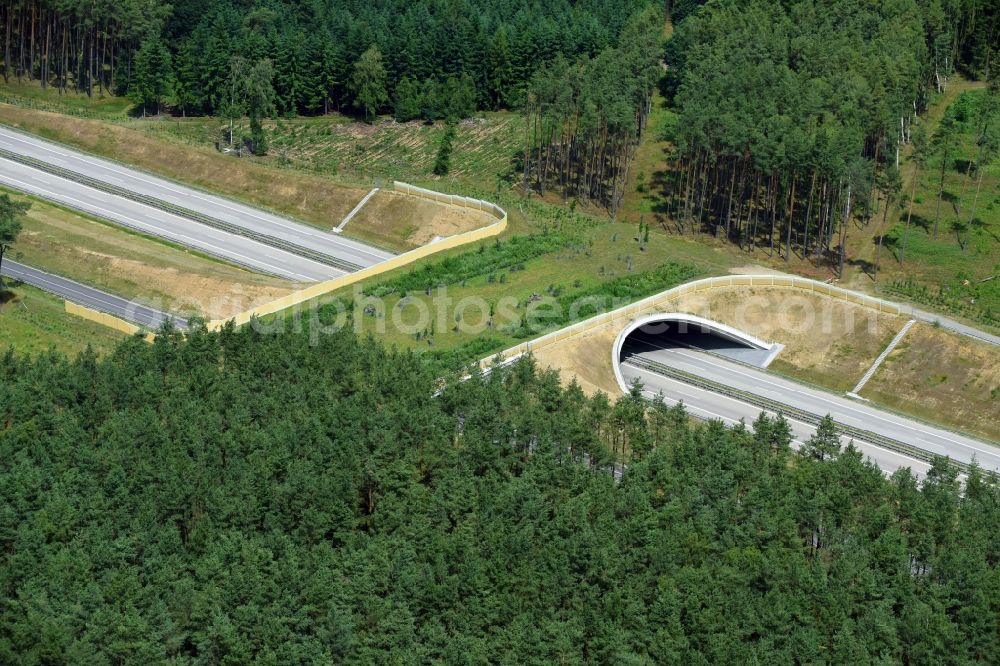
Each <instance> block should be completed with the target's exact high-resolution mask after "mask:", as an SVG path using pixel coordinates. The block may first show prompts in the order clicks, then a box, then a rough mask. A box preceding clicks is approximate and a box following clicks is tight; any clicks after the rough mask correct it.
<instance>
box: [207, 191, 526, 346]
mask: <svg viewBox="0 0 1000 666" xmlns="http://www.w3.org/2000/svg"><path fill="white" fill-rule="evenodd" d="M393 187H394V188H395V190H396V191H397V192H403V193H405V194H410V195H413V196H417V197H421V198H423V199H430V200H432V201H438V202H440V203H446V204H451V205H454V206H461V207H463V208H474V209H476V210H481V211H486V212H488V213H490V214H491V215H493V216H494V217H496V218H497V221H496V222H494V223H493V224H489V225H487V226H485V227H480V228H479V229H473V230H472V231H466V232H465V233H462V234H456V235H454V236H448V237H447V238H443V239H441V240H439V241H437V242H436V243H431V244H429V245H423V246H421V247H418V248H416V249H414V250H410V251H409V252H404V253H403V254H399V255H396V256H395V257H391V258H389V259H386V260H385V261H382V262H379V263H377V264H375V265H374V266H369V267H368V268H363V269H361V270H360V271H355V272H354V273H348V274H347V275H342V276H340V277H338V278H334V279H332V280H326V281H325V282H317V283H316V284H313V285H310V286H308V287H306V288H305V289H302V290H300V291H296V292H294V293H291V294H288V295H287V296H283V297H282V298H279V299H277V300H275V301H271V302H270V303H265V304H264V305H261V306H259V307H256V308H253V309H251V310H247V311H246V312H241V313H239V314H238V315H236V316H235V317H231V318H230V319H233V320H235V322H236V325H238V326H240V325H243V324H246V323H247V322H249V321H250V319H251V318H252V317H254V316H256V317H263V316H264V315H269V314H274V313H276V312H281V311H282V310H287V309H288V308H290V307H293V306H296V305H299V304H300V303H304V302H306V301H310V300H312V299H314V298H319V297H320V296H323V295H325V294H328V293H330V292H332V291H336V290H337V289H341V288H343V287H346V286H348V285H351V284H354V283H356V282H360V281H362V280H367V279H369V278H372V277H375V276H377V275H381V274H382V273H386V272H388V271H391V270H393V269H396V268H400V267H401V266H406V265H407V264H411V263H413V262H414V261H417V260H418V259H423V258H424V257H428V256H430V255H432V254H436V253H438V252H441V251H442V250H449V249H451V248H455V247H459V246H462V245H466V244H468V243H473V242H475V241H478V240H483V239H485V238H491V237H493V236H498V235H500V234H501V233H503V231H504V229H506V228H507V211H505V210H504V209H503V208H501V207H500V206H497V205H496V204H493V203H490V202H488V201H480V200H479V199H472V198H469V197H461V196H457V195H453V194H442V193H440V192H434V191H432V190H426V189H424V188H422V187H415V186H413V185H409V184H407V183H401V182H398V181H397V182H395V183H394V184H393ZM226 321H229V320H228V319H225V320H223V319H218V320H213V321H211V322H209V324H208V328H209V330H217V329H219V328H220V327H221V326H222V325H223V324H225V323H226Z"/></svg>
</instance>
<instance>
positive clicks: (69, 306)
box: [66, 301, 155, 342]
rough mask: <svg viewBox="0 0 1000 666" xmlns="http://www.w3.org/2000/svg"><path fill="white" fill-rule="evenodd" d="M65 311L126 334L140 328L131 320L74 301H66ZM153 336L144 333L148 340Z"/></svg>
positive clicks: (136, 331)
mask: <svg viewBox="0 0 1000 666" xmlns="http://www.w3.org/2000/svg"><path fill="white" fill-rule="evenodd" d="M66 312H68V313H69V314H72V315H76V316H77V317H82V318H83V319H88V320H90V321H93V322H97V323H98V324H101V325H103V326H107V327H108V328H113V329H114V330H116V331H120V332H122V333H125V334H126V335H135V334H136V333H138V332H139V331H141V330H142V329H141V328H139V327H138V326H136V325H135V324H133V323H132V322H128V321H125V320H124V319H119V318H118V317H115V316H113V315H109V314H107V313H105V312H100V311H98V310H92V309H90V308H88V307H84V306H82V305H78V304H76V303H71V302H70V301H66ZM154 337H155V336H154V335H153V334H152V333H147V334H146V339H147V340H149V341H150V342H152V341H153V338H154Z"/></svg>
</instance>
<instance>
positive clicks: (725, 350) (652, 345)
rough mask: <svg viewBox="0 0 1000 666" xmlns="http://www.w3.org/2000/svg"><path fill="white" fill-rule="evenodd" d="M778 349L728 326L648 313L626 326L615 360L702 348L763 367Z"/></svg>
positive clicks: (699, 349)
mask: <svg viewBox="0 0 1000 666" xmlns="http://www.w3.org/2000/svg"><path fill="white" fill-rule="evenodd" d="M778 349H780V347H778V348H776V347H775V345H773V344H769V343H766V342H764V341H762V340H758V339H756V338H754V337H753V336H751V335H748V334H746V333H743V332H742V331H738V330H736V329H733V328H731V327H728V326H725V325H724V324H719V323H717V322H711V321H708V320H704V319H701V318H698V317H693V316H680V315H675V316H670V315H663V316H661V317H648V318H646V320H644V321H641V322H637V323H636V324H635V325H633V326H632V327H630V328H629V329H626V331H625V332H624V337H623V338H621V346H620V348H619V353H618V359H617V360H618V362H619V363H621V362H622V361H625V360H627V359H628V358H629V357H633V356H637V357H640V358H648V359H650V360H663V359H662V358H660V357H663V355H664V354H669V353H671V352H676V351H682V350H695V351H706V352H711V353H713V354H718V355H720V356H724V357H727V358H730V359H733V360H735V361H740V362H742V363H748V364H751V365H755V366H757V367H761V368H763V367H767V365H768V364H769V363H770V361H771V360H772V359H773V358H774V355H775V353H776V352H777V351H778Z"/></svg>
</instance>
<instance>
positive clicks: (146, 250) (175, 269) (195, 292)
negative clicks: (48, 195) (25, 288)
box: [0, 187, 293, 317]
mask: <svg viewBox="0 0 1000 666" xmlns="http://www.w3.org/2000/svg"><path fill="white" fill-rule="evenodd" d="M0 192H6V193H8V194H10V195H11V196H12V197H13V198H14V199H17V200H23V201H27V202H29V203H30V204H31V208H29V209H28V213H27V215H25V216H24V218H23V219H22V225H23V230H22V232H21V236H20V237H19V239H18V241H17V244H16V245H15V247H14V253H13V257H12V258H16V259H17V260H19V261H23V262H24V263H26V264H29V265H31V266H34V267H36V268H40V269H42V270H46V271H49V272H51V273H55V274H56V275H61V276H63V277H68V278H70V279H72V280H76V281H77V282H81V283H83V284H87V285H90V286H93V287H96V288H98V289H102V290H105V291H108V292H111V293H113V294H116V295H119V296H123V297H125V298H129V299H133V300H136V301H138V302H142V303H146V304H148V305H152V306H153V307H156V308H158V309H162V310H165V311H168V312H176V313H178V314H183V315H191V314H199V315H203V316H208V317H223V316H227V315H231V314H234V313H235V312H239V311H240V310H242V309H246V307H247V303H246V301H249V300H254V299H261V298H263V299H273V298H277V297H278V296H280V295H283V294H285V293H288V292H289V291H290V290H291V289H292V286H293V285H292V284H291V283H289V282H286V281H284V280H280V279H278V278H273V277H270V276H266V275H260V274H257V273H253V272H251V271H248V270H245V269H242V268H239V267H237V266H234V265H231V264H228V263H225V262H222V261H218V260H216V259H214V258H212V257H209V256H206V255H203V254H201V253H198V252H195V251H192V250H190V249H188V248H185V247H182V246H178V245H174V244H173V243H169V242H167V241H163V240H161V239H157V238H153V237H149V236H145V235H142V234H139V233H135V232H132V231H129V230H126V229H123V228H121V227H118V226H115V225H113V224H110V223H106V222H103V221H101V220H98V219H96V218H93V217H91V216H88V215H84V214H81V213H77V212H75V211H72V210H69V209H66V208H63V207H61V206H57V205H54V204H51V203H49V202H47V201H45V200H42V199H38V198H36V197H26V196H24V195H21V194H19V193H15V192H12V191H9V190H6V189H5V188H2V187H0ZM241 301H242V302H241Z"/></svg>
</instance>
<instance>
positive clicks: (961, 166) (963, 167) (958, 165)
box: [952, 159, 973, 173]
mask: <svg viewBox="0 0 1000 666" xmlns="http://www.w3.org/2000/svg"><path fill="white" fill-rule="evenodd" d="M972 164H973V161H972V160H964V159H957V160H955V161H954V163H953V164H952V168H954V169H955V171H958V172H959V173H965V172H966V171H968V170H969V167H971V166H972Z"/></svg>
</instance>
